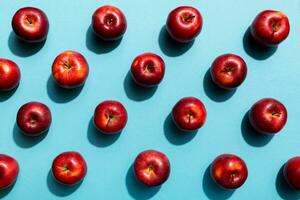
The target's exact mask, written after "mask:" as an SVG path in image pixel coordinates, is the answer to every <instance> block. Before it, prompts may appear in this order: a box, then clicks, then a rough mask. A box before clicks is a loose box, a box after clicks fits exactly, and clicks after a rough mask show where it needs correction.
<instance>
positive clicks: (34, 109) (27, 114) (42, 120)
mask: <svg viewBox="0 0 300 200" xmlns="http://www.w3.org/2000/svg"><path fill="white" fill-rule="evenodd" d="M16 121H17V125H18V127H19V128H20V129H21V130H22V132H23V133H24V134H25V135H27V136H37V135H40V134H42V133H44V132H46V131H47V130H48V129H49V127H50V125H51V121H52V116H51V111H50V109H49V108H48V107H47V106H46V105H45V104H43V103H39V102H29V103H26V104H24V105H23V106H21V107H20V109H19V111H18V113H17V119H16Z"/></svg>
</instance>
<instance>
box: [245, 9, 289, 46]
mask: <svg viewBox="0 0 300 200" xmlns="http://www.w3.org/2000/svg"><path fill="white" fill-rule="evenodd" d="M250 30H251V34H252V36H253V38H254V39H255V40H256V41H257V42H258V43H260V44H262V45H264V46H267V47H273V46H277V45H278V44H279V43H281V42H282V41H283V40H285V39H286V38H287V37H288V35H289V32H290V24H289V19H288V17H287V16H286V15H285V14H283V13H282V12H279V11H275V10H265V11H262V12H261V13H259V14H258V15H257V16H256V18H255V19H254V21H253V22H252V25H251V28H250Z"/></svg>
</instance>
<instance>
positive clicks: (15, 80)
mask: <svg viewBox="0 0 300 200" xmlns="http://www.w3.org/2000/svg"><path fill="white" fill-rule="evenodd" d="M20 78H21V72H20V69H19V67H18V65H17V64H16V63H15V62H13V61H11V60H7V59H4V58H0V91H8V90H12V89H14V88H16V87H17V86H18V85H19V82H20Z"/></svg>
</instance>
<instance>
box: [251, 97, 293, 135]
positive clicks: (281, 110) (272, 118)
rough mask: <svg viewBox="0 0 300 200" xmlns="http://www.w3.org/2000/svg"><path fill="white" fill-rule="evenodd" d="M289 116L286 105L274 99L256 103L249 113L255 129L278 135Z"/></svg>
mask: <svg viewBox="0 0 300 200" xmlns="http://www.w3.org/2000/svg"><path fill="white" fill-rule="evenodd" d="M287 116H288V114H287V110H286V108H285V107H284V105H283V104H282V103H281V102H279V101H277V100H276V99H272V98H265V99H261V100H260V101H258V102H256V103H255V104H254V105H253V106H252V108H251V110H250V112H249V120H250V123H251V125H252V126H253V128H254V129H255V130H257V131H258V132H260V133H265V134H275V133H278V132H279V131H280V130H281V129H282V128H283V127H284V125H285V124H286V121H287Z"/></svg>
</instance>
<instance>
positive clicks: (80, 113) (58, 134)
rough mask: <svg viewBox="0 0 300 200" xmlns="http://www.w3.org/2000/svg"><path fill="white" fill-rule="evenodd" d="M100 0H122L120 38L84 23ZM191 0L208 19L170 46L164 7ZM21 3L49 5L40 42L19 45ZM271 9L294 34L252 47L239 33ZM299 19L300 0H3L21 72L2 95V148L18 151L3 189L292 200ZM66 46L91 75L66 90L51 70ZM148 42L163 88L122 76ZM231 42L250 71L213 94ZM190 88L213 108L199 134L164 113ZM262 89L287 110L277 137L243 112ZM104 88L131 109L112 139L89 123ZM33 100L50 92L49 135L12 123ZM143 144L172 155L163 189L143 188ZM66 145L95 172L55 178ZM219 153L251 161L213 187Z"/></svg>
mask: <svg viewBox="0 0 300 200" xmlns="http://www.w3.org/2000/svg"><path fill="white" fill-rule="evenodd" d="M104 4H112V5H115V6H117V7H119V8H120V9H121V10H123V12H124V13H125V15H126V17H127V22H128V29H127V32H126V34H125V36H124V38H123V39H122V41H121V42H120V43H119V44H114V45H110V46H107V45H106V46H105V47H101V44H99V43H95V40H94V37H93V35H92V33H91V32H90V30H89V26H90V21H91V15H92V13H93V12H94V10H95V9H96V8H97V7H99V6H101V5H104ZM185 4H187V5H193V6H195V7H197V8H199V10H200V11H201V13H202V15H203V19H204V26H203V30H202V32H201V34H200V36H199V37H198V38H197V39H196V40H195V42H194V43H193V44H192V46H188V47H185V48H181V49H178V48H177V49H176V48H173V49H171V47H172V45H169V43H168V40H166V38H165V34H164V31H161V29H162V27H163V26H164V23H165V20H166V17H167V15H168V13H169V11H170V10H172V9H173V8H175V7H177V6H179V5H185ZM24 6H36V7H39V8H41V9H42V10H44V11H45V12H46V13H47V15H48V18H49V21H50V31H49V35H48V39H47V41H46V43H45V44H44V46H40V47H29V46H28V47H24V45H22V44H19V43H18V42H17V41H16V40H15V37H14V35H13V34H12V33H11V31H12V29H11V25H10V23H11V18H12V16H13V14H14V12H15V11H16V10H17V9H19V8H21V7H24ZM264 9H277V10H281V11H283V12H284V13H286V14H287V15H288V16H289V19H290V24H291V32H290V36H289V38H288V39H287V40H286V41H284V42H283V43H282V44H281V45H280V46H279V48H278V49H277V50H276V52H273V53H274V54H272V55H271V54H270V55H262V54H261V53H255V52H252V53H251V51H250V50H249V47H248V45H247V44H246V43H247V42H245V41H246V40H247V39H245V38H244V35H245V32H246V30H247V28H248V26H249V25H250V23H251V22H252V20H253V18H254V17H255V16H256V14H257V13H258V12H260V11H262V10H264ZM299 19H300V2H299V1H298V0H287V1H280V0H251V1H246V0H238V1H236V0H226V1H221V0H214V1H204V0H200V1H170V0H160V1H149V0H136V1H134V0H127V1H108V0H102V1H96V0H74V1H70V0H59V1H54V0H53V1H52V0H48V1H45V0H44V1H42V0H37V1H30V0H22V1H19V0H1V2H0V24H1V28H0V44H1V47H0V57H5V58H9V59H12V60H14V61H15V62H16V63H18V64H19V66H20V68H21V71H22V80H21V83H20V86H19V87H18V89H17V90H16V91H15V93H14V94H11V95H4V94H1V95H0V101H1V102H0V124H1V126H0V152H1V153H6V154H9V155H11V156H14V157H15V158H16V159H17V160H18V161H19V164H20V167H21V170H20V174H19V178H18V180H17V182H16V184H15V185H14V187H13V188H12V189H11V191H5V192H1V193H0V197H4V199H7V200H8V199H11V200H21V199H43V200H51V199H75V200H78V199H82V200H85V199H113V200H115V199H116V200H118V199H122V200H127V199H149V198H153V199H159V200H162V199H166V200H169V199H172V200H177V199H178V200H181V199H188V200H194V199H218V200H219V199H226V198H230V199H238V200H241V199H243V200H245V199H249V200H250V199H259V200H260V199H262V200H266V199H289V198H290V199H296V198H297V197H299V195H298V194H297V193H295V192H293V191H290V190H289V189H288V188H287V187H286V186H285V185H284V184H283V183H281V181H280V178H277V174H278V171H279V169H280V168H281V166H282V165H283V164H284V162H285V161H286V160H287V159H289V158H290V157H292V156H295V155H297V154H299V153H300V148H299V145H300V135H299V134H300V133H299V127H300V123H299V116H300V108H299V99H298V97H299V93H300V83H299V77H300V70H299V36H300V28H299ZM243 38H244V42H243ZM173 47H174V46H173ZM245 47H246V48H245ZM68 49H71V50H76V51H79V52H81V53H82V54H83V55H84V56H85V57H86V59H87V60H88V62H89V64H90V74H89V77H88V79H87V82H86V84H85V86H84V87H83V88H82V90H81V91H75V92H71V93H68V94H64V93H62V92H61V91H60V90H58V89H57V88H56V87H55V86H54V85H53V82H52V80H51V79H49V77H50V73H51V64H52V61H53V60H54V58H55V57H56V56H57V55H58V54H59V53H61V52H62V51H65V50H68ZM245 49H246V50H247V51H245ZM147 51H151V52H154V53H157V54H159V55H161V56H162V57H163V58H164V60H165V62H166V74H165V78H164V80H163V82H162V83H161V85H160V86H159V87H158V88H157V90H156V91H143V90H140V89H138V88H136V87H135V86H134V85H133V84H132V83H131V79H130V77H129V76H127V72H128V70H129V67H130V64H131V62H132V60H133V59H134V57H135V56H137V55H138V54H140V53H143V52H147ZM227 52H231V53H236V54H239V55H240V56H242V57H243V58H244V59H245V61H246V62H247V64H248V76H247V78H246V81H245V82H244V84H243V85H242V86H241V87H239V88H238V90H237V91H236V92H235V93H234V94H224V93H223V94H220V93H218V90H216V89H215V88H214V87H213V86H212V85H211V83H210V82H209V80H208V79H207V76H206V78H205V74H206V72H207V70H208V68H209V67H210V64H211V63H212V61H213V60H214V58H215V57H216V56H218V55H220V54H223V53H227ZM246 52H250V53H249V54H248V53H246ZM126 77H127V78H126ZM185 96H196V97H198V98H200V99H201V100H202V101H203V102H204V104H205V105H206V108H207V111H208V118H207V122H206V124H205V125H204V127H203V128H202V129H200V130H199V132H198V134H197V135H195V136H194V137H192V136H190V137H188V136H182V135H181V136H180V135H177V134H176V130H175V129H174V128H172V126H171V125H170V123H169V121H168V120H169V119H168V114H169V112H170V110H171V109H172V107H173V105H174V104H175V103H176V102H177V101H178V100H179V99H180V98H182V97H185ZM263 97H274V98H277V99H279V100H280V101H282V102H283V103H284V104H285V105H286V107H287V109H288V112H289V119H288V123H287V124H286V127H285V128H284V129H283V131H282V132H281V133H280V134H278V135H276V136H275V137H273V138H272V139H271V140H269V138H261V137H258V136H252V135H251V134H249V133H248V132H247V130H248V129H247V128H245V125H247V124H246V123H242V122H243V117H244V115H245V113H246V112H247V110H248V109H249V108H250V106H251V105H252V104H253V103H254V102H255V101H257V100H259V99H261V98H263ZM106 99H116V100H119V101H121V102H123V104H124V105H125V106H126V108H127V110H128V114H129V120H128V124H127V126H126V128H125V129H124V131H123V132H122V134H121V135H120V137H117V138H116V137H112V138H110V137H104V136H101V135H100V134H97V133H96V132H95V131H94V129H93V126H92V124H90V119H91V117H92V115H93V111H94V108H95V107H96V105H97V104H98V103H99V102H101V101H103V100H106ZM32 100H34V101H41V102H43V103H46V104H47V105H48V106H49V107H50V108H51V111H52V115H53V123H52V126H51V128H50V131H49V132H48V134H47V135H46V137H44V138H39V139H27V138H24V137H23V136H22V135H20V133H19V132H18V131H17V129H16V128H14V124H15V116H16V112H17V110H18V108H19V107H20V106H21V105H22V104H24V103H26V102H28V101H32ZM166 119H167V120H166ZM244 122H245V120H244ZM174 132H175V133H174ZM146 149H157V150H160V151H163V152H164V153H166V154H167V155H168V156H169V159H170V162H171V165H172V166H171V167H172V170H171V175H170V178H169V179H168V181H167V182H166V183H165V184H164V185H163V186H162V187H161V188H159V189H154V190H149V189H146V188H143V187H141V186H140V185H139V184H137V183H136V181H135V180H134V179H133V177H132V174H131V173H130V171H129V169H130V166H131V164H132V162H133V160H134V158H135V156H136V155H137V154H138V153H139V152H140V151H143V150H146ZM68 150H76V151H79V152H81V153H82V155H83V156H84V157H85V159H86V161H87V164H88V174H87V176H86V178H85V180H84V181H83V182H82V184H81V185H80V186H78V187H77V188H65V187H62V186H60V185H57V184H56V183H54V182H53V180H52V177H51V176H49V175H48V172H49V169H50V166H51V163H52V160H53V158H54V157H55V156H56V155H57V154H59V153H61V152H63V151H68ZM221 153H235V154H237V155H239V156H241V157H242V158H244V160H245V161H246V163H247V165H248V169H249V177H248V180H247V181H246V183H245V184H244V185H243V187H242V188H240V189H238V190H236V191H235V192H233V193H230V192H225V191H222V190H220V189H218V188H217V187H216V186H215V185H214V184H213V183H212V182H211V181H210V179H209V177H208V174H207V173H205V171H206V169H207V167H208V166H209V164H210V163H211V161H212V160H213V159H214V158H215V157H216V156H217V155H219V154H221ZM206 172H207V171H206ZM276 180H277V181H276Z"/></svg>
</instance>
